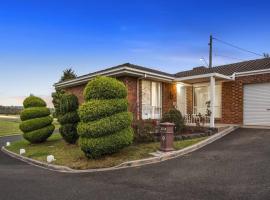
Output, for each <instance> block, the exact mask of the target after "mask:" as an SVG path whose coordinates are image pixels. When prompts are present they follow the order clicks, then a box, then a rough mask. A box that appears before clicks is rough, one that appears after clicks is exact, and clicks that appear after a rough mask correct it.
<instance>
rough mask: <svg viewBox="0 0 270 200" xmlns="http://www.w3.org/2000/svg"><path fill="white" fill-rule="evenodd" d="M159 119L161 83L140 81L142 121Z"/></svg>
mask: <svg viewBox="0 0 270 200" xmlns="http://www.w3.org/2000/svg"><path fill="white" fill-rule="evenodd" d="M160 118H161V83H158V82H153V81H146V80H143V81H142V119H160Z"/></svg>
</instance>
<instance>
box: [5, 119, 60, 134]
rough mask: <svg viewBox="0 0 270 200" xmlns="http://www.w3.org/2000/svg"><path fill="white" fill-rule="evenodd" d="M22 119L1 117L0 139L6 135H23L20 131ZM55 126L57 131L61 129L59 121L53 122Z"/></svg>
mask: <svg viewBox="0 0 270 200" xmlns="http://www.w3.org/2000/svg"><path fill="white" fill-rule="evenodd" d="M20 122H21V120H20V117H19V116H17V117H11V118H9V117H8V116H7V117H0V137H1V136H6V135H15V134H22V132H21V130H20V129H19V125H20ZM53 124H54V125H55V130H56V131H57V130H58V128H59V127H60V125H59V123H58V122H57V120H54V121H53Z"/></svg>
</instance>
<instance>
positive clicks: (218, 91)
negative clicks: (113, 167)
mask: <svg viewBox="0 0 270 200" xmlns="http://www.w3.org/2000/svg"><path fill="white" fill-rule="evenodd" d="M98 75H103V76H111V77H115V78H117V79H119V80H121V81H123V82H124V84H125V85H126V86H127V89H128V101H129V111H130V112H132V113H134V119H138V120H139V119H157V120H158V119H160V118H161V117H162V113H164V112H166V111H168V110H169V109H170V108H172V107H176V108H177V109H179V110H180V111H181V113H182V114H183V115H187V116H188V115H189V116H194V115H196V114H199V113H200V114H202V115H204V114H206V110H207V104H206V102H210V110H211V112H212V115H211V117H210V119H209V121H210V122H209V123H210V124H209V125H210V127H215V122H220V123H227V124H244V125H264V126H270V58H264V59H257V60H250V61H244V62H239V63H233V64H228V65H222V66H217V67H212V68H207V67H203V66H201V67H195V68H193V69H192V70H189V71H182V72H179V73H176V74H169V73H166V72H162V71H158V70H154V69H150V68H146V67H141V66H138V65H133V64H130V63H126V64H122V65H118V66H115V67H111V68H107V69H104V70H101V71H97V72H94V73H90V74H86V75H83V76H79V77H78V78H76V79H73V80H69V81H64V82H60V83H56V84H55V87H56V88H62V89H64V90H65V91H67V92H68V93H73V94H75V95H76V96H77V97H78V99H79V102H80V103H82V102H83V101H84V100H83V90H84V87H85V85H86V84H87V82H88V81H89V80H91V79H92V78H93V77H95V76H98Z"/></svg>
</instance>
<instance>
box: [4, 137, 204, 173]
mask: <svg viewBox="0 0 270 200" xmlns="http://www.w3.org/2000/svg"><path fill="white" fill-rule="evenodd" d="M205 138H206V137H203V138H195V139H190V140H182V141H175V142H174V146H175V149H177V150H179V149H182V148H185V147H187V146H190V145H192V144H195V143H197V142H199V141H202V140H203V139H205ZM159 146H160V145H159V142H153V143H146V144H133V145H131V146H129V147H126V148H124V149H122V150H121V151H120V152H118V153H115V154H113V155H108V156H105V157H103V158H101V159H97V160H94V159H87V158H86V157H85V156H84V154H83V152H82V151H81V150H80V148H79V147H78V146H77V145H70V144H67V143H65V142H64V141H63V139H62V138H61V136H60V135H59V134H53V135H52V136H51V137H50V138H49V139H48V141H47V142H45V143H42V144H30V143H28V142H27V141H26V140H21V141H17V142H13V143H12V144H11V146H9V147H7V149H8V150H10V151H12V152H15V153H18V152H19V149H20V148H24V149H26V154H25V156H26V157H29V158H32V159H35V160H39V161H43V162H46V157H47V155H50V154H52V155H54V156H55V158H56V161H54V164H57V165H64V166H68V167H70V168H73V169H95V168H104V167H112V166H116V165H119V164H121V163H123V162H126V161H132V160H138V159H143V158H149V157H151V155H149V153H151V152H155V151H157V150H158V148H159Z"/></svg>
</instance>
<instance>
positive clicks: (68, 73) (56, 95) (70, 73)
mask: <svg viewBox="0 0 270 200" xmlns="http://www.w3.org/2000/svg"><path fill="white" fill-rule="evenodd" d="M74 78H77V75H76V73H75V72H74V70H72V68H68V69H65V70H64V71H63V75H62V76H61V79H60V81H59V82H63V81H67V80H71V79H74ZM64 94H65V91H64V90H62V89H56V90H55V92H53V93H52V99H53V100H52V103H53V105H54V109H55V112H54V113H53V116H54V117H57V116H58V114H59V101H60V99H61V97H62V96H63V95H64Z"/></svg>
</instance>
